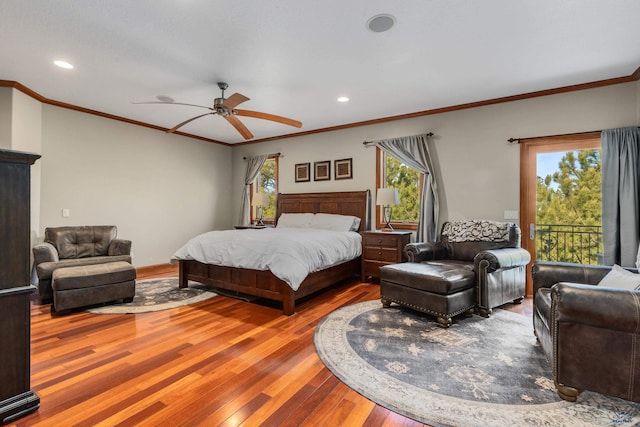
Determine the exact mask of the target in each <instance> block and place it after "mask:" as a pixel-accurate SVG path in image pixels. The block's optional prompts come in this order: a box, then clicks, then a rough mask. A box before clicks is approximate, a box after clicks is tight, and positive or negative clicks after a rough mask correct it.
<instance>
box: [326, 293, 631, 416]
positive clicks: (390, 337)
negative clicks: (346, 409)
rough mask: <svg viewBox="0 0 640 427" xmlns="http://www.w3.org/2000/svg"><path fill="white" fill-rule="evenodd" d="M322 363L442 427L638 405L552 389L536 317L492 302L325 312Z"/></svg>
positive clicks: (602, 412)
mask: <svg viewBox="0 0 640 427" xmlns="http://www.w3.org/2000/svg"><path fill="white" fill-rule="evenodd" d="M315 346H316V350H317V352H318V355H319V356H320V359H321V360H322V361H323V363H324V364H325V365H326V366H327V367H328V368H329V369H330V370H331V371H332V372H333V373H334V374H335V375H336V376H337V377H338V378H339V379H340V380H342V381H343V382H344V383H345V384H347V385H348V386H349V387H351V388H352V389H354V390H356V391H357V392H359V393H361V394H362V395H364V396H365V397H367V398H369V399H371V400H373V401H374V402H376V403H377V404H379V405H381V406H384V407H385V408H387V409H390V410H392V411H394V412H397V413H399V414H402V415H405V416H407V417H409V418H412V419H414V420H417V421H420V422H423V423H428V424H432V425H436V426H506V425H530V426H540V425H548V426H571V427H574V426H581V425H582V426H614V425H637V424H638V423H640V405H638V404H635V403H632V402H627V401H624V400H621V399H617V398H612V397H608V396H603V395H600V394H597V393H592V392H586V391H585V392H583V393H582V394H580V396H579V397H578V401H577V402H576V403H570V402H565V401H564V400H562V399H560V398H559V397H558V396H557V394H556V391H555V387H554V385H553V379H552V375H551V368H550V366H549V364H548V362H547V360H546V359H545V357H544V354H543V351H542V349H541V348H540V347H539V345H538V344H537V343H536V339H535V336H534V335H533V324H532V321H531V318H529V317H527V316H522V315H519V314H515V313H511V312H508V311H505V310H499V309H498V310H495V311H494V314H493V315H492V316H491V317H490V318H488V319H485V318H482V317H479V316H473V317H471V318H461V319H459V320H457V319H456V321H455V323H454V324H453V325H452V326H451V327H450V328H449V329H442V328H440V327H438V325H437V323H436V322H435V320H434V319H433V318H431V317H429V316H426V315H422V314H420V313H417V312H414V311H411V310H406V309H403V308H400V307H398V306H392V307H391V308H382V305H381V303H380V301H368V302H363V303H359V304H354V305H351V306H347V307H344V308H341V309H339V310H336V311H334V312H333V313H331V314H329V315H328V316H327V317H325V318H324V319H323V320H322V321H321V322H320V324H319V325H318V327H317V328H316V332H315Z"/></svg>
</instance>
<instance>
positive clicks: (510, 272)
mask: <svg viewBox="0 0 640 427" xmlns="http://www.w3.org/2000/svg"><path fill="white" fill-rule="evenodd" d="M452 224H453V225H452ZM448 230H449V231H448ZM495 230H500V233H501V236H499V237H498V238H490V237H491V236H490V235H489V234H490V233H491V232H492V231H495ZM467 232H468V233H467ZM455 233H457V235H458V238H455V239H454V237H453V236H454V234H455ZM465 239H466V240H465ZM405 252H406V254H407V258H408V260H409V262H408V263H403V264H392V265H387V266H384V267H381V268H380V294H381V299H382V303H383V305H384V306H389V304H390V303H391V302H395V303H397V304H400V305H405V306H407V307H410V308H413V309H416V310H419V311H423V312H425V313H428V314H431V315H434V316H436V317H437V318H438V323H439V324H440V325H441V326H443V327H448V326H449V325H451V317H453V316H455V315H457V314H461V313H464V312H467V314H471V313H472V310H473V309H474V308H475V307H477V308H478V311H479V313H480V315H482V316H484V317H488V316H489V315H490V314H491V310H492V309H493V308H494V307H497V306H500V305H503V304H506V303H509V302H516V303H519V302H521V301H522V299H523V297H524V295H525V286H526V270H525V269H526V265H527V264H528V263H529V261H530V260H531V256H530V254H529V252H527V251H526V250H525V249H523V248H521V247H520V228H519V227H518V226H517V225H516V224H513V223H496V222H493V221H482V220H467V221H455V222H451V224H449V223H445V224H443V227H442V233H441V238H440V241H438V242H436V243H424V242H420V243H410V244H408V245H407V246H405Z"/></svg>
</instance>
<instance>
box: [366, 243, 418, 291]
mask: <svg viewBox="0 0 640 427" xmlns="http://www.w3.org/2000/svg"><path fill="white" fill-rule="evenodd" d="M410 241H411V231H389V232H382V231H365V232H363V233H362V276H361V279H362V281H363V282H364V281H366V280H367V278H369V277H376V278H379V277H380V267H382V266H383V265H387V264H398V263H401V262H406V261H407V257H406V256H405V254H404V250H403V249H404V247H405V245H406V244H407V243H409V242H410Z"/></svg>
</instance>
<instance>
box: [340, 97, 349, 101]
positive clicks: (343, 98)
mask: <svg viewBox="0 0 640 427" xmlns="http://www.w3.org/2000/svg"><path fill="white" fill-rule="evenodd" d="M338 102H349V98H347V97H346V96H341V97H339V98H338Z"/></svg>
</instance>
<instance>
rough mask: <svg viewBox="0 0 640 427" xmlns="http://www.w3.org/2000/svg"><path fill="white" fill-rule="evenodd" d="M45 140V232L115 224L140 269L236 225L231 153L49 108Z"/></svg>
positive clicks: (42, 222)
mask: <svg viewBox="0 0 640 427" xmlns="http://www.w3.org/2000/svg"><path fill="white" fill-rule="evenodd" d="M42 134H43V139H42V159H41V160H40V161H41V162H42V200H41V218H40V222H41V224H42V226H41V230H40V231H41V232H42V231H43V230H44V228H45V227H48V226H62V225H86V224H93V225H95V224H114V225H117V226H118V235H119V236H120V237H122V238H126V239H130V240H132V241H133V262H134V265H136V266H137V267H140V266H146V265H156V264H163V263H167V262H169V259H170V257H171V255H172V254H173V253H174V252H175V251H176V250H177V249H178V248H179V247H180V246H181V245H183V244H184V243H185V242H186V241H187V240H188V239H189V238H191V237H193V236H195V235H197V234H200V233H203V232H205V231H208V230H210V229H213V228H225V227H227V226H228V225H229V224H230V223H231V222H232V221H231V220H230V218H229V212H230V209H229V206H230V205H231V194H230V192H229V187H230V183H231V181H230V177H231V148H229V147H225V146H221V145H218V144H211V143H208V142H204V141H198V140H195V139H190V138H184V137H180V136H176V135H169V134H165V133H163V132H159V131H156V130H152V129H147V128H144V127H140V126H134V125H130V124H126V123H123V122H118V121H113V120H108V119H105V118H102V117H98V116H94V115H89V114H84V113H80V112H77V111H72V110H68V109H64V108H58V107H53V106H48V105H45V106H44V109H43V119H42ZM62 209H69V210H70V213H71V215H70V216H69V217H68V218H64V217H62Z"/></svg>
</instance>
